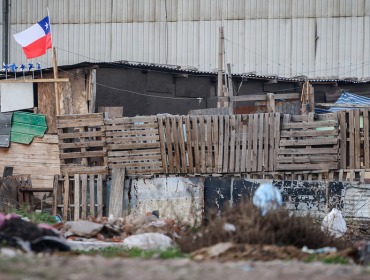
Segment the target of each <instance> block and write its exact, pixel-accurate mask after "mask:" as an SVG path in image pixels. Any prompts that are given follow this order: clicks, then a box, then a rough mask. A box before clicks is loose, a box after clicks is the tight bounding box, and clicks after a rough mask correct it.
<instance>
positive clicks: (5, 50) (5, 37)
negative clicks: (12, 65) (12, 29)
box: [2, 0, 9, 64]
mask: <svg viewBox="0 0 370 280" xmlns="http://www.w3.org/2000/svg"><path fill="white" fill-rule="evenodd" d="M2 40H3V53H2V57H3V63H5V64H8V63H9V61H8V58H9V0H3V38H2Z"/></svg>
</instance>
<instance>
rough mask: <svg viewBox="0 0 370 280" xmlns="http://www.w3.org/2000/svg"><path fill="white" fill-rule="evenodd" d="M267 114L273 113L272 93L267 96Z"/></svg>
mask: <svg viewBox="0 0 370 280" xmlns="http://www.w3.org/2000/svg"><path fill="white" fill-rule="evenodd" d="M266 105H267V113H275V95H274V94H273V93H268V94H267V104H266Z"/></svg>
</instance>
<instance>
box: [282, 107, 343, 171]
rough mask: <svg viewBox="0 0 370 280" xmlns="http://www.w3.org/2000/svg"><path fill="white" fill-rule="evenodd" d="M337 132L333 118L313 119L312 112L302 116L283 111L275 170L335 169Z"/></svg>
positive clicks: (335, 120)
mask: <svg viewBox="0 0 370 280" xmlns="http://www.w3.org/2000/svg"><path fill="white" fill-rule="evenodd" d="M316 128H327V129H328V130H316ZM338 135H339V130H338V120H337V119H334V120H323V121H314V114H313V113H310V114H309V115H308V116H307V117H306V116H303V117H302V118H300V117H299V116H290V115H284V120H283V124H282V130H281V139H280V148H279V151H278V158H277V167H276V170H277V171H282V170H286V171H297V170H305V171H312V170H335V169H338V162H339V156H338V152H339V149H338V148H339V145H338Z"/></svg>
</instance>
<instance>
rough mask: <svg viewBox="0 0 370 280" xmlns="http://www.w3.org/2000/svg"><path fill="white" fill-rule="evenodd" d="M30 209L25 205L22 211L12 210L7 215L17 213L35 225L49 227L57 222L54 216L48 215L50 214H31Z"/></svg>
mask: <svg viewBox="0 0 370 280" xmlns="http://www.w3.org/2000/svg"><path fill="white" fill-rule="evenodd" d="M28 210H29V207H28V206H27V205H23V207H22V209H11V210H9V211H7V213H16V214H18V215H19V216H22V217H27V218H28V219H29V220H30V221H31V222H33V223H35V224H41V223H44V224H48V225H54V224H55V223H56V222H57V220H56V219H55V218H54V216H52V215H50V214H48V213H36V212H29V211H28Z"/></svg>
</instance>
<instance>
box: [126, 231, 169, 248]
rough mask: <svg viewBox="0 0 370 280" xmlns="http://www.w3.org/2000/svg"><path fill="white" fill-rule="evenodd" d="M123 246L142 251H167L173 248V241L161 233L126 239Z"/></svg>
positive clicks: (144, 234) (132, 236) (133, 236)
mask: <svg viewBox="0 0 370 280" xmlns="http://www.w3.org/2000/svg"><path fill="white" fill-rule="evenodd" d="M123 246H126V247H128V248H129V249H131V248H139V249H142V250H158V249H159V250H162V251H164V250H166V249H168V248H172V247H173V245H172V239H171V238H169V237H168V236H166V235H164V234H161V233H156V232H155V233H154V232H150V233H143V234H137V235H131V236H130V237H127V238H125V240H124V241H123Z"/></svg>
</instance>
